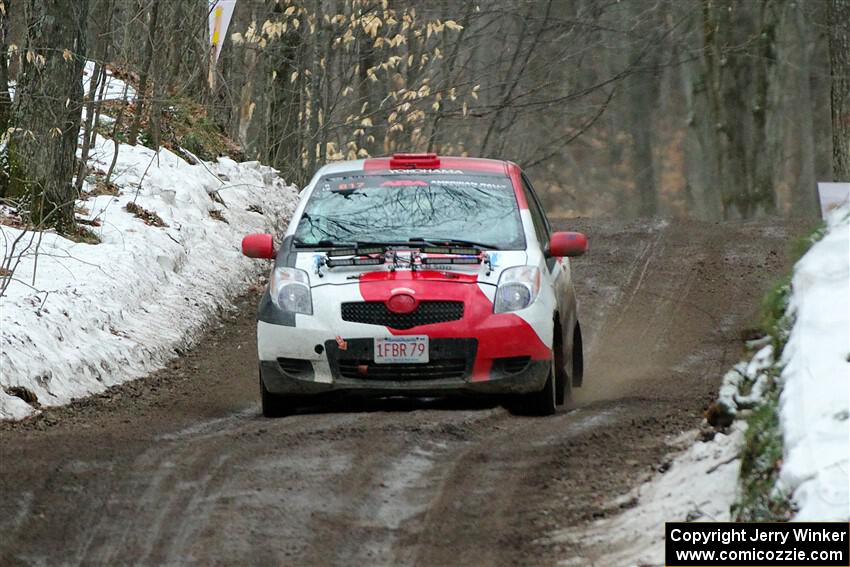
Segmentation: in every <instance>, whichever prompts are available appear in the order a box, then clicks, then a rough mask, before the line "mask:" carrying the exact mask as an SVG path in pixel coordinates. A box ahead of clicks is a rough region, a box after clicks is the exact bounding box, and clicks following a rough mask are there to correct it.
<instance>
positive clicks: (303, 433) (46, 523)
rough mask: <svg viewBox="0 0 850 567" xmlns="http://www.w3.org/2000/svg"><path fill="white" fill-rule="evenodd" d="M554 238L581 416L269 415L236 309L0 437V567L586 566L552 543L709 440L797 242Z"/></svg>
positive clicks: (644, 232)
mask: <svg viewBox="0 0 850 567" xmlns="http://www.w3.org/2000/svg"><path fill="white" fill-rule="evenodd" d="M560 224H562V225H563V226H564V228H575V229H580V230H584V231H586V232H587V233H588V235H589V237H590V242H591V252H590V253H589V254H588V255H587V256H585V257H584V258H581V259H578V260H576V261H575V262H574V273H575V274H576V277H577V279H578V293H579V301H580V303H581V307H580V309H581V317H582V323H583V327H584V332H585V346H586V358H587V360H588V365H587V373H586V377H585V386H584V388H582V389H580V390H577V391H576V401H575V403H574V405H573V407H572V409H569V410H561V411H559V413H558V415H556V416H554V417H552V418H528V417H517V416H513V415H511V414H509V413H508V412H507V411H505V410H504V409H502V408H501V407H499V406H496V405H487V404H470V403H466V402H441V401H416V400H414V401H398V400H388V401H375V402H369V403H358V404H353V405H352V404H337V405H332V406H324V407H318V408H312V409H310V410H308V411H306V412H304V413H302V414H299V415H297V416H293V417H290V418H285V419H279V420H267V419H263V418H262V417H261V416H260V415H259V407H258V400H257V397H258V393H257V372H256V354H255V350H254V344H255V339H254V319H253V312H254V298H253V297H248V298H245V300H243V301H242V303H241V305H240V308H239V309H238V310H237V311H235V312H233V313H230V314H228V315H225V316H224V317H223V318H222V325H221V326H220V327H218V328H216V329H213V330H211V331H210V332H209V333H208V334H207V336H206V337H205V338H204V339H203V341H202V342H201V343H200V344H199V345H198V347H197V348H196V349H195V350H193V351H192V352H190V353H187V354H185V355H184V356H182V357H181V358H179V359H177V360H175V361H174V362H173V363H172V364H171V365H170V366H169V367H168V368H166V369H164V370H162V371H160V372H158V373H156V374H154V375H152V376H149V377H147V378H145V379H143V380H139V381H137V382H134V383H132V384H127V385H125V386H122V387H118V388H114V389H112V390H110V391H108V392H106V393H105V394H103V395H100V396H96V397H94V398H91V399H88V400H85V401H82V402H78V403H75V404H73V405H72V406H70V407H67V408H62V409H54V410H49V411H47V412H45V413H44V414H43V415H41V416H40V417H38V418H36V419H34V420H30V421H27V422H24V423H18V424H8V423H6V424H0V564H2V565H19V564H20V565H29V564H33V565H55V564H69V565H76V564H85V565H120V564H139V565H160V564H198V565H213V564H221V565H248V564H252V565H272V564H274V565H408V564H411V565H460V564H463V565H515V564H522V565H529V564H533V565H547V564H554V563H556V562H557V561H559V560H563V559H570V558H572V559H573V560H574V563H573V564H582V563H583V562H584V560H583V559H580V558H582V557H584V558H585V559H586V560H587V561H586V563H587V564H590V563H591V560H590V558H589V557H586V556H584V555H583V553H586V551H587V550H583V549H582V548H581V547H558V546H555V545H553V544H550V543H548V542H547V541H548V540H547V538H546V536H547V535H548V534H549V533H550V532H552V531H553V530H557V529H563V528H569V527H571V526H575V527H576V528H579V527H580V526H581V525H582V524H584V523H586V522H588V521H592V520H593V519H595V518H599V517H602V516H605V515H609V514H614V513H616V512H617V508H616V507H615V506H614V505H613V504H611V502H612V501H613V500H614V499H615V498H616V497H617V496H618V495H621V494H624V493H626V492H628V491H629V489H630V488H631V487H633V486H634V485H635V484H636V483H637V482H639V481H640V480H642V479H644V478H646V477H647V476H648V475H649V474H651V473H652V472H653V471H654V470H656V469H657V468H658V467H660V466H662V465H663V463H664V462H665V459H666V458H667V453H668V451H669V445H668V441H669V440H670V439H671V438H672V437H673V436H676V435H678V434H679V433H681V432H682V431H684V430H687V429H691V428H694V427H696V426H697V425H698V424H699V421H700V419H701V417H702V412H703V410H704V408H705V407H706V405H707V404H708V403H709V402H710V400H711V399H712V397H713V395H714V393H715V391H716V388H717V386H718V384H719V380H720V376H721V375H722V373H723V372H724V371H725V369H726V368H727V367H728V366H730V365H731V364H732V363H733V362H735V361H737V360H738V358H739V356H740V355H741V348H742V343H741V331H742V329H744V328H746V327H747V326H749V325H751V324H752V323H753V322H754V320H755V318H756V313H757V310H758V303H759V300H760V298H761V295H762V293H763V292H764V291H765V289H766V288H767V287H768V286H769V284H770V283H771V282H772V281H773V280H774V279H775V278H776V277H778V276H779V274H780V273H781V272H782V270H784V269H786V268H787V263H786V260H785V253H786V251H787V248H788V241H789V240H790V239H791V238H792V237H794V236H796V235H797V234H800V233H802V232H803V229H804V228H805V227H798V226H792V225H789V224H787V223H784V222H782V221H761V222H759V223H746V224H724V225H715V224H709V223H695V222H681V221H670V222H662V221H652V222H648V221H640V222H635V223H632V224H625V225H624V224H623V223H617V222H613V221H592V222H591V221H571V222H569V223H560ZM659 529H662V528H661V527H659ZM561 545H563V544H561Z"/></svg>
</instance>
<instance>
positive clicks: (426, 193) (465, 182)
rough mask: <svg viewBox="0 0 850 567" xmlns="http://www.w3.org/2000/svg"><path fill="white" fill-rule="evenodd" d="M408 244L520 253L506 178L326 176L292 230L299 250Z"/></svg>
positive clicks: (522, 243) (519, 228)
mask: <svg viewBox="0 0 850 567" xmlns="http://www.w3.org/2000/svg"><path fill="white" fill-rule="evenodd" d="M411 239H422V240H425V241H448V240H462V241H468V242H474V243H478V244H481V245H482V246H486V247H489V248H494V249H499V250H520V249H523V248H524V247H525V237H524V236H523V231H522V221H521V220H520V214H519V208H518V206H517V202H516V196H515V195H514V190H513V186H512V185H511V182H510V179H508V178H507V177H500V176H487V175H463V174H424V175H407V174H402V173H387V174H368V175H363V174H356V175H337V176H328V177H323V178H322V179H320V180H319V181H318V183H317V185H316V189H315V190H314V191H313V194H312V195H311V196H310V200H309V201H308V202H307V205H306V207H305V209H304V214H303V215H302V216H301V220H300V222H299V223H298V227H297V228H296V231H295V243H296V245H297V246H328V245H331V243H353V242H382V243H406V242H409V241H410V240H411Z"/></svg>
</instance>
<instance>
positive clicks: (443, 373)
mask: <svg viewBox="0 0 850 567" xmlns="http://www.w3.org/2000/svg"><path fill="white" fill-rule="evenodd" d="M466 368H467V364H466V360H464V359H462V358H450V359H446V360H434V361H432V362H427V363H425V364H375V363H373V362H371V361H369V360H340V361H339V374H340V376H342V377H344V378H360V379H364V378H365V379H368V380H434V379H439V378H463V377H464V376H465V375H466Z"/></svg>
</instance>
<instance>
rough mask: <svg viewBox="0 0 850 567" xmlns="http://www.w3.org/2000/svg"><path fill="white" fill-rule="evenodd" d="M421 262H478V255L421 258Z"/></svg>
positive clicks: (479, 261)
mask: <svg viewBox="0 0 850 567" xmlns="http://www.w3.org/2000/svg"><path fill="white" fill-rule="evenodd" d="M422 263H423V264H480V263H481V258H479V257H477V256H476V257H473V258H470V257H465V258H464V257H457V258H422Z"/></svg>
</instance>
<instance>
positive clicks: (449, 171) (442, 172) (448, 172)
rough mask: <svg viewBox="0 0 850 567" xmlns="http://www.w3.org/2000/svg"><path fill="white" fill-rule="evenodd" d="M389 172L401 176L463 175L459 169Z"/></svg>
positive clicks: (392, 170)
mask: <svg viewBox="0 0 850 567" xmlns="http://www.w3.org/2000/svg"><path fill="white" fill-rule="evenodd" d="M389 172H390V173H397V174H401V175H416V174H423V173H424V174H427V175H430V174H432V173H436V174H440V175H463V171H461V170H460V169H390V170H389Z"/></svg>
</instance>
